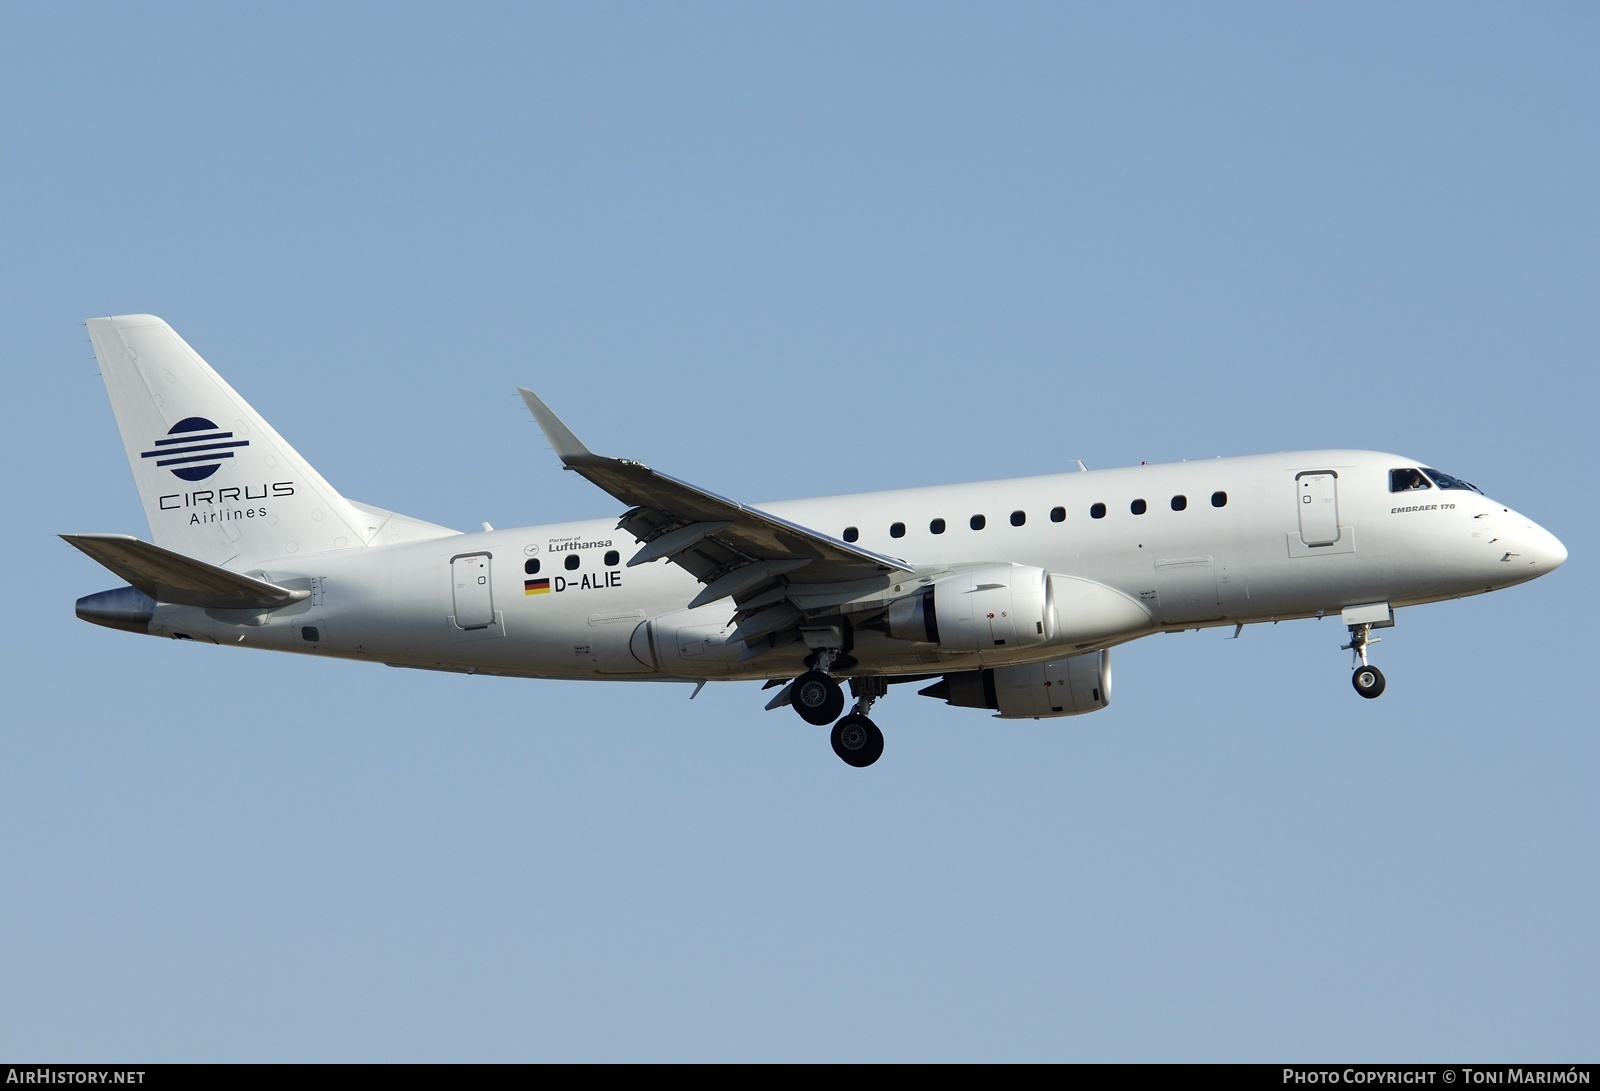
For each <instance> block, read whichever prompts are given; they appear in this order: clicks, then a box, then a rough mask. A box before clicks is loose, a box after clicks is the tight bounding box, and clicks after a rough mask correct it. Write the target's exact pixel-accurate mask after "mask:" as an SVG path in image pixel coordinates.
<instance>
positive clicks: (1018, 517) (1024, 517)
mask: <svg viewBox="0 0 1600 1091" xmlns="http://www.w3.org/2000/svg"><path fill="white" fill-rule="evenodd" d="M1027 521H1028V513H1027V512H1025V511H1014V512H1012V513H1011V525H1012V526H1014V527H1020V526H1021V525H1022V524H1023V523H1026V522H1027Z"/></svg>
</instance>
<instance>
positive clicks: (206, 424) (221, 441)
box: [139, 417, 250, 481]
mask: <svg viewBox="0 0 1600 1091" xmlns="http://www.w3.org/2000/svg"><path fill="white" fill-rule="evenodd" d="M248 446H250V441H249V440H247V439H234V438H233V433H232V432H224V431H222V430H220V429H219V428H218V427H217V425H216V423H215V422H213V421H208V420H206V419H205V418H204V417H184V418H183V419H182V420H181V421H179V422H178V423H177V424H174V425H173V426H172V427H171V428H168V429H167V438H166V439H158V440H156V441H155V444H154V448H153V449H152V450H149V451H143V452H141V453H140V455H139V457H140V458H153V459H155V460H156V465H157V466H160V467H162V468H164V469H168V470H171V471H172V473H173V475H174V476H176V477H181V478H182V479H183V480H185V481H204V480H205V479H206V478H208V477H210V476H211V475H212V474H214V473H216V472H217V468H218V467H220V466H221V465H222V460H223V459H225V458H232V457H233V449H234V448H236V447H248Z"/></svg>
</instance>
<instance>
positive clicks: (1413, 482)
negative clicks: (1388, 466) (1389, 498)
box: [1389, 470, 1433, 492]
mask: <svg viewBox="0 0 1600 1091" xmlns="http://www.w3.org/2000/svg"><path fill="white" fill-rule="evenodd" d="M1431 488H1433V486H1432V485H1430V484H1428V479H1427V478H1426V477H1423V476H1422V471H1421V470H1390V471H1389V491H1390V492H1412V491H1413V490H1420V489H1431Z"/></svg>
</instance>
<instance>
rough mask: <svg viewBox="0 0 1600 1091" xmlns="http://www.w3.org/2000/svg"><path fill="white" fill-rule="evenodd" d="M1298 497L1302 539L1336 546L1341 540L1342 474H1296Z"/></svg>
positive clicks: (1323, 472)
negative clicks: (1340, 488) (1340, 477)
mask: <svg viewBox="0 0 1600 1091" xmlns="http://www.w3.org/2000/svg"><path fill="white" fill-rule="evenodd" d="M1294 483H1295V491H1296V492H1297V493H1298V494H1299V495H1298V496H1296V497H1295V499H1296V500H1298V501H1299V506H1300V540H1301V541H1302V542H1304V543H1305V544H1306V545H1308V546H1326V545H1333V543H1335V542H1337V541H1338V540H1339V489H1338V485H1339V475H1338V474H1336V473H1334V472H1333V471H1331V470H1312V471H1308V472H1306V473H1302V474H1296V475H1295V479H1294Z"/></svg>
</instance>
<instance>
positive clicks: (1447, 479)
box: [1428, 470, 1483, 496]
mask: <svg viewBox="0 0 1600 1091" xmlns="http://www.w3.org/2000/svg"><path fill="white" fill-rule="evenodd" d="M1428 476H1429V477H1431V478H1433V483H1434V484H1435V485H1437V486H1439V487H1440V488H1441V489H1466V490H1468V491H1469V492H1475V493H1477V494H1478V495H1479V496H1482V495H1483V490H1482V489H1480V488H1478V486H1476V485H1474V484H1473V483H1472V482H1470V481H1463V480H1461V479H1460V478H1459V477H1451V476H1450V475H1449V474H1442V473H1440V472H1439V471H1438V470H1429V471H1428Z"/></svg>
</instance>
